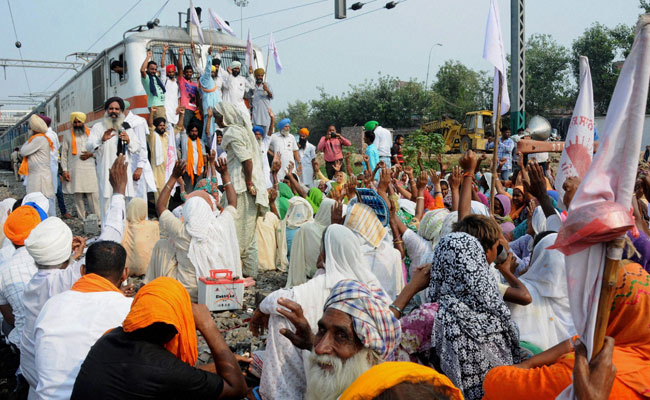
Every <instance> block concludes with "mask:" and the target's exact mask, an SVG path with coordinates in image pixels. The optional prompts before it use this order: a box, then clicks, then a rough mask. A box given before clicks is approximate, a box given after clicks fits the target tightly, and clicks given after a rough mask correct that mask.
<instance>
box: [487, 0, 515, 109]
mask: <svg viewBox="0 0 650 400" xmlns="http://www.w3.org/2000/svg"><path fill="white" fill-rule="evenodd" d="M483 58H484V59H486V60H487V61H489V62H490V64H492V65H494V84H493V85H494V90H493V99H492V107H493V111H494V114H493V115H494V116H493V117H492V118H493V119H496V115H497V101H498V99H499V74H501V115H503V114H505V113H507V112H508V110H510V97H509V96H508V84H507V82H506V81H507V79H506V73H507V71H508V69H507V67H506V52H505V51H504V49H503V39H502V38H501V23H500V22H499V4H498V3H497V0H492V1H491V2H490V12H489V13H488V20H487V27H486V28H485V43H484V44H483Z"/></svg>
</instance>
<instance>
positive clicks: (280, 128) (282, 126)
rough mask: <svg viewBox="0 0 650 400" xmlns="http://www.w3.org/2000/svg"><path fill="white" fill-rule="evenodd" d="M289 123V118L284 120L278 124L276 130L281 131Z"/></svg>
mask: <svg viewBox="0 0 650 400" xmlns="http://www.w3.org/2000/svg"><path fill="white" fill-rule="evenodd" d="M290 123H291V120H290V119H289V118H285V119H283V120H281V121H280V122H278V130H280V131H281V130H283V129H284V127H285V126H287V125H289V124H290Z"/></svg>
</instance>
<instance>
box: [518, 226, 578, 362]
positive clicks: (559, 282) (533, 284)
mask: <svg viewBox="0 0 650 400" xmlns="http://www.w3.org/2000/svg"><path fill="white" fill-rule="evenodd" d="M556 237H557V233H554V232H543V233H541V234H539V235H538V236H537V237H536V238H535V242H536V243H535V246H534V249H533V255H532V257H531V262H530V267H529V268H528V270H527V271H526V272H525V273H523V274H522V275H521V276H520V277H519V280H520V281H521V282H522V283H523V284H524V285H525V286H526V289H528V292H529V293H530V296H531V298H532V302H531V304H528V305H526V306H522V305H518V304H515V303H508V306H509V307H510V312H511V313H512V319H513V320H514V321H515V322H516V323H517V326H519V335H520V340H521V341H525V342H528V343H531V344H533V345H535V346H537V347H539V348H541V349H542V350H546V349H549V348H550V347H552V346H554V345H556V344H557V343H559V342H561V341H563V340H565V339H568V338H570V337H571V336H573V335H575V334H576V329H575V327H574V325H573V318H572V317H571V309H570V307H569V291H568V289H567V280H566V279H567V278H566V270H565V265H564V254H562V253H561V252H560V251H559V250H548V249H547V248H548V247H550V246H552V245H553V243H554V242H555V238H556Z"/></svg>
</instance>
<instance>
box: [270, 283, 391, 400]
mask: <svg viewBox="0 0 650 400" xmlns="http://www.w3.org/2000/svg"><path fill="white" fill-rule="evenodd" d="M278 304H280V305H281V306H283V307H286V308H287V309H288V311H287V310H284V309H282V308H279V309H278V312H279V313H280V314H282V315H284V316H285V317H286V318H287V319H288V320H289V321H291V323H292V324H293V325H294V326H295V327H296V331H295V332H292V331H290V330H289V329H286V328H283V329H281V330H280V333H281V334H282V335H284V336H286V337H287V338H288V339H289V340H291V342H292V343H293V344H294V345H295V346H296V347H298V348H300V349H301V350H307V351H311V354H310V356H309V365H307V366H306V367H305V368H306V375H307V391H306V393H305V399H306V400H312V399H313V400H315V399H319V400H334V399H337V398H338V397H339V396H340V395H341V393H343V391H344V390H345V389H346V388H347V387H348V386H350V385H351V384H352V382H354V381H355V380H356V379H357V378H358V377H359V376H360V375H361V374H363V373H364V372H366V371H367V370H369V369H370V368H372V367H373V366H375V365H377V364H379V363H381V362H383V361H384V360H385V359H386V358H387V357H388V356H389V355H390V354H392V352H393V350H394V349H395V347H396V346H397V345H398V344H399V342H400V339H401V333H402V329H401V326H400V322H399V320H398V319H397V318H395V316H394V315H393V313H392V311H391V310H390V308H389V307H390V300H389V299H388V297H387V296H386V294H385V293H384V291H383V290H382V289H380V288H378V287H376V286H374V285H365V284H363V283H361V282H359V281H355V280H351V279H345V280H342V281H340V282H339V283H337V284H336V285H335V286H334V287H333V288H332V291H331V292H330V295H329V297H328V299H327V301H326V302H325V307H324V313H323V316H322V318H321V319H320V320H319V321H318V333H316V335H314V334H313V332H312V330H311V328H310V327H309V323H308V322H307V319H306V318H305V317H304V316H303V314H302V307H301V306H300V305H299V304H298V303H296V302H293V301H291V300H287V299H280V300H279V301H278Z"/></svg>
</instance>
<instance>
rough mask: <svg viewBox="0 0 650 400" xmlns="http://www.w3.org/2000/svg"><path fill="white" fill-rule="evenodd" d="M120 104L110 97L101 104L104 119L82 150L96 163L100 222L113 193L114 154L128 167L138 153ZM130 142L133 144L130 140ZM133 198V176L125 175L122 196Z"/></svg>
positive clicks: (133, 135)
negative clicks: (110, 179) (124, 187)
mask: <svg viewBox="0 0 650 400" xmlns="http://www.w3.org/2000/svg"><path fill="white" fill-rule="evenodd" d="M124 109H125V107H124V100H122V99H121V98H120V97H111V98H110V99H108V100H106V103H104V111H105V112H106V113H105V115H104V119H103V120H102V121H100V122H98V123H96V124H95V125H93V127H92V129H91V130H90V135H89V136H88V141H87V142H86V150H87V151H88V152H91V153H94V154H95V158H96V159H97V183H98V185H99V208H100V214H101V216H100V218H101V220H102V221H104V220H105V219H104V217H105V216H106V212H107V210H108V206H109V203H110V199H111V195H112V194H113V189H112V187H111V184H110V182H109V170H110V168H111V165H113V162H114V161H115V159H116V158H117V156H118V154H124V156H125V157H126V161H127V162H128V163H129V164H131V155H132V154H136V153H138V151H139V150H140V143H139V142H138V140H137V139H135V137H136V135H135V133H134V132H133V129H132V128H131V126H130V125H129V124H128V123H124V118H125V114H124ZM131 138H134V140H131ZM134 195H135V191H134V189H133V176H132V175H131V174H129V176H128V181H127V185H126V193H125V196H126V197H127V198H131V197H133V196H134Z"/></svg>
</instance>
